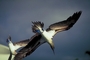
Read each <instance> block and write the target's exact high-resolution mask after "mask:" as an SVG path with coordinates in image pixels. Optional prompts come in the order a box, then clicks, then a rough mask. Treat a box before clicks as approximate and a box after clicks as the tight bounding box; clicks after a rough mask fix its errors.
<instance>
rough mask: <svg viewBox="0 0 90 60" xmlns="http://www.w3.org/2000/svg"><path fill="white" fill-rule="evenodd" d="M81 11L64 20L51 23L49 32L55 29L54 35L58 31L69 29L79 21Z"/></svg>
mask: <svg viewBox="0 0 90 60" xmlns="http://www.w3.org/2000/svg"><path fill="white" fill-rule="evenodd" d="M81 13H82V11H79V12H76V13H74V14H73V15H72V16H70V17H69V18H67V19H66V20H64V21H60V22H57V23H54V24H51V25H50V26H49V28H47V29H46V31H47V32H50V31H55V33H54V35H55V34H56V33H57V32H61V31H65V30H69V29H70V28H71V27H73V25H74V24H75V23H76V22H77V20H78V19H79V17H80V15H81Z"/></svg>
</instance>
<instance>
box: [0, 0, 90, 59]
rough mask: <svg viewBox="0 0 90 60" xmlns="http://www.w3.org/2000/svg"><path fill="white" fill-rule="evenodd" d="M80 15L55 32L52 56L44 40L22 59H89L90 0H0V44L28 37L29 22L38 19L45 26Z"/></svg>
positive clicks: (29, 30) (29, 34)
mask: <svg viewBox="0 0 90 60" xmlns="http://www.w3.org/2000/svg"><path fill="white" fill-rule="evenodd" d="M80 10H81V11H82V15H81V17H80V18H79V20H78V21H77V23H76V24H75V25H74V26H73V27H72V28H71V29H70V30H68V31H64V32H60V33H58V34H57V35H55V37H54V39H53V41H54V44H55V55H54V54H53V52H52V50H51V48H50V47H49V45H48V44H47V43H45V44H43V45H42V46H40V47H39V48H38V49H37V50H36V51H35V52H34V53H33V54H31V55H30V56H28V57H26V58H25V59H23V60H41V59H42V60H56V59H57V60H75V59H76V58H78V59H79V60H89V59H90V56H88V55H87V54H86V55H85V53H84V52H85V51H86V50H90V0H13V1H12V0H8V1H7V0H0V44H4V45H7V43H6V39H7V37H8V36H9V35H11V37H12V40H13V42H17V41H20V40H23V39H27V38H30V37H31V36H32V35H34V33H33V32H32V30H31V25H32V23H31V21H42V22H44V24H45V27H44V29H46V28H47V27H48V26H49V25H50V24H52V23H54V22H58V21H62V20H65V19H67V18H68V17H69V16H71V15H73V13H75V12H77V11H80Z"/></svg>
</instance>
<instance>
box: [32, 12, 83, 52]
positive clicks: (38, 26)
mask: <svg viewBox="0 0 90 60" xmlns="http://www.w3.org/2000/svg"><path fill="white" fill-rule="evenodd" d="M81 13H82V11H79V12H76V13H74V14H73V15H72V16H70V17H68V18H67V19H66V20H64V21H59V22H56V23H53V24H51V25H50V26H49V27H48V28H47V29H46V30H44V29H43V27H44V23H43V22H41V21H36V22H32V23H33V32H37V33H40V34H41V35H42V40H44V41H46V42H47V43H48V44H49V45H50V47H51V49H52V50H53V52H54V48H55V47H54V43H53V40H52V39H53V37H54V36H55V35H56V34H57V33H59V32H62V31H67V30H69V29H70V28H71V27H73V25H74V24H75V23H76V22H77V20H78V19H79V17H80V15H81Z"/></svg>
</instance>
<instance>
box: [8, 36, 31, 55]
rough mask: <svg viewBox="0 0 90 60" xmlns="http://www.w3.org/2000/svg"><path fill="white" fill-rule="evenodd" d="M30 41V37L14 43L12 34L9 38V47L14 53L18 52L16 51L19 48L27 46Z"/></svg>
mask: <svg viewBox="0 0 90 60" xmlns="http://www.w3.org/2000/svg"><path fill="white" fill-rule="evenodd" d="M28 42H29V39H26V40H22V41H19V42H16V43H12V41H11V36H9V37H8V39H7V43H8V45H9V49H10V50H11V52H12V54H14V55H15V54H17V52H16V50H17V49H19V48H21V47H24V46H26V45H27V44H28Z"/></svg>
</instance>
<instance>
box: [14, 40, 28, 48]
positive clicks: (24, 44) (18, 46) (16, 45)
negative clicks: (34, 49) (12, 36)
mask: <svg viewBox="0 0 90 60" xmlns="http://www.w3.org/2000/svg"><path fill="white" fill-rule="evenodd" d="M29 41H30V40H29V39H25V40H22V41H19V42H16V43H13V44H14V46H15V48H16V50H17V49H19V48H21V47H25V46H26V45H27V44H28V43H29Z"/></svg>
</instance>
